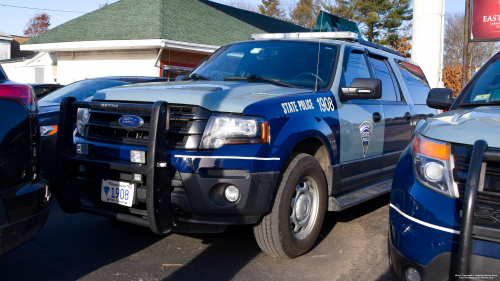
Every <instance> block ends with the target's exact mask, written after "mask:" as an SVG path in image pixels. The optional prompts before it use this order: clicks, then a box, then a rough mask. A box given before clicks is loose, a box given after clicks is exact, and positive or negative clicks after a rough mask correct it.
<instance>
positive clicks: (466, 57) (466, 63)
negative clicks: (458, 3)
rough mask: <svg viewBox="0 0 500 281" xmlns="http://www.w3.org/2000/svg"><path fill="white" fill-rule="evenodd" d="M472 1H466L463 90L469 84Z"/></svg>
mask: <svg viewBox="0 0 500 281" xmlns="http://www.w3.org/2000/svg"><path fill="white" fill-rule="evenodd" d="M469 18H470V0H465V24H464V49H463V56H462V64H463V65H462V89H463V88H464V87H465V84H467V82H468V80H467V74H468V72H469V22H470V20H469Z"/></svg>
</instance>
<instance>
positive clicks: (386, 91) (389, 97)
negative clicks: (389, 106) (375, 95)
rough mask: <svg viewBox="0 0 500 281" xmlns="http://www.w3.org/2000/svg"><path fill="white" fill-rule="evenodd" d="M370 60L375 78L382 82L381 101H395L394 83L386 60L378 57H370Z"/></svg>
mask: <svg viewBox="0 0 500 281" xmlns="http://www.w3.org/2000/svg"><path fill="white" fill-rule="evenodd" d="M370 60H371V62H372V65H373V70H375V75H376V78H377V79H380V80H381V81H382V100H383V101H396V100H397V98H396V88H395V87H394V81H393V80H392V75H391V73H390V71H389V65H388V64H387V60H386V59H384V58H379V57H370Z"/></svg>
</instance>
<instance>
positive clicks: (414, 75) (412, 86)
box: [395, 60, 436, 128]
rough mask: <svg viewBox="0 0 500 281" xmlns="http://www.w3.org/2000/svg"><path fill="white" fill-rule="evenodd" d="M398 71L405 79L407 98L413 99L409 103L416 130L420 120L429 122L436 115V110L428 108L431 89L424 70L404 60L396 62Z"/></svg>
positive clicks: (404, 86)
mask: <svg viewBox="0 0 500 281" xmlns="http://www.w3.org/2000/svg"><path fill="white" fill-rule="evenodd" d="M395 63H396V65H397V69H398V70H399V73H401V77H402V78H403V80H402V82H404V83H402V84H403V85H401V86H402V87H401V88H402V89H403V90H404V91H406V96H407V97H408V96H409V98H410V99H411V102H409V104H410V107H411V110H412V113H413V116H412V125H413V128H415V126H416V124H417V123H418V121H420V120H427V119H428V118H430V117H432V116H434V115H435V114H436V110H435V109H432V108H430V107H428V106H427V96H428V95H429V91H430V87H429V83H428V82H427V79H426V78H425V75H424V72H423V71H422V69H421V68H420V67H419V66H418V65H415V64H413V63H410V62H408V61H404V60H395Z"/></svg>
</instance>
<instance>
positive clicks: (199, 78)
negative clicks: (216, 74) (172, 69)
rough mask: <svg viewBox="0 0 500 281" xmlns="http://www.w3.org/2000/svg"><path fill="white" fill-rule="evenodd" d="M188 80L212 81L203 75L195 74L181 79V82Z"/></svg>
mask: <svg viewBox="0 0 500 281" xmlns="http://www.w3.org/2000/svg"><path fill="white" fill-rule="evenodd" d="M188 79H197V80H207V81H210V80H212V79H210V78H208V77H205V76H203V75H200V74H196V73H193V74H191V75H189V77H185V78H182V79H181V80H182V81H184V80H188Z"/></svg>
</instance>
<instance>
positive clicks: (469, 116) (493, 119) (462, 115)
mask: <svg viewBox="0 0 500 281" xmlns="http://www.w3.org/2000/svg"><path fill="white" fill-rule="evenodd" d="M419 132H420V133H421V134H422V135H424V136H426V137H429V138H432V139H437V140H442V141H447V142H453V143H460V144H469V145H473V144H474V142H475V141H476V140H480V139H482V140H485V141H486V142H487V143H488V146H489V147H495V148H500V137H499V136H500V106H481V107H476V108H472V109H471V108H469V109H460V110H453V111H450V112H446V113H443V114H440V115H438V116H436V117H434V118H431V119H429V120H427V122H426V123H425V124H424V125H423V126H422V127H421V128H420V130H419Z"/></svg>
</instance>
